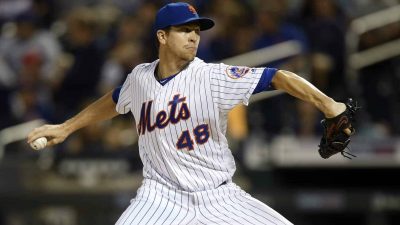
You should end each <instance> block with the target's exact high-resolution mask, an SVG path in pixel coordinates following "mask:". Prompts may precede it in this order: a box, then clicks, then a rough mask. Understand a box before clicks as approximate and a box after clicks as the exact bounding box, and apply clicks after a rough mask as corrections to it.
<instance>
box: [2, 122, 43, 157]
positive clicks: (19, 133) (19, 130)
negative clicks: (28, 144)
mask: <svg viewBox="0 0 400 225" xmlns="http://www.w3.org/2000/svg"><path fill="white" fill-rule="evenodd" d="M44 123H45V121H44V120H41V119H37V120H32V121H29V122H26V123H21V124H18V125H15V126H12V127H8V128H5V129H3V130H1V131H0V160H1V159H2V158H3V156H4V152H5V147H6V146H7V145H8V144H11V143H13V142H17V141H21V140H25V139H26V137H27V136H28V133H29V132H30V131H31V130H33V129H34V128H36V127H39V126H41V125H43V124H44Z"/></svg>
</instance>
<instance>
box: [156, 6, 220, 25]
mask: <svg viewBox="0 0 400 225" xmlns="http://www.w3.org/2000/svg"><path fill="white" fill-rule="evenodd" d="M190 22H198V23H199V25H200V30H208V29H210V28H212V27H213V26H214V21H213V20H212V19H209V18H206V17H199V14H197V12H196V9H195V8H194V7H193V6H191V5H190V4H188V3H185V2H177V3H169V4H167V5H165V6H164V7H162V8H161V9H160V10H158V12H157V15H156V22H155V24H154V29H155V30H156V31H157V30H160V29H164V28H167V27H169V26H178V25H182V24H186V23H190Z"/></svg>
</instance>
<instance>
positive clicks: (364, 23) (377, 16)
mask: <svg viewBox="0 0 400 225" xmlns="http://www.w3.org/2000/svg"><path fill="white" fill-rule="evenodd" d="M396 22H400V4H399V5H395V6H392V7H390V8H387V9H384V10H381V11H378V12H374V13H371V14H368V15H365V16H362V17H359V18H357V19H354V20H353V21H352V22H351V24H350V27H349V30H348V32H347V34H346V39H347V40H346V43H347V54H348V55H349V64H348V71H347V78H348V79H349V81H351V82H352V84H353V85H356V82H357V78H358V70H360V69H362V68H364V67H367V66H370V65H373V64H375V63H378V62H381V61H384V60H386V59H390V58H392V57H395V56H398V55H400V39H397V40H393V41H390V42H386V43H383V44H381V45H378V46H375V47H373V48H370V49H366V50H363V51H360V52H358V49H357V48H358V44H359V41H360V36H361V35H362V34H365V33H366V32H369V31H372V30H374V29H377V28H380V27H383V26H386V25H389V24H392V23H396Z"/></svg>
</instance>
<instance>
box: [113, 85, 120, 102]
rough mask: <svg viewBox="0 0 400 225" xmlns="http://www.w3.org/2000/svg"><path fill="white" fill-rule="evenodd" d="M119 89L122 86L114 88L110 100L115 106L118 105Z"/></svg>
mask: <svg viewBox="0 0 400 225" xmlns="http://www.w3.org/2000/svg"><path fill="white" fill-rule="evenodd" d="M121 88H122V86H119V87H116V88H115V89H114V91H113V93H112V99H113V101H114V102H115V104H117V103H118V99H119V93H120V92H121Z"/></svg>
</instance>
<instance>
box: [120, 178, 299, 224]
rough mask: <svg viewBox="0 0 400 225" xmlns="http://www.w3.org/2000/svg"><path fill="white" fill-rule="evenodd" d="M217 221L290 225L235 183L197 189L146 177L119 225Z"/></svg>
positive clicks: (221, 222)
mask: <svg viewBox="0 0 400 225" xmlns="http://www.w3.org/2000/svg"><path fill="white" fill-rule="evenodd" d="M133 224H166V225H167V224H188V225H191V224H207V225H211V224H215V225H222V224H224V225H236V224H237V225H239V224H246V225H247V224H253V225H261V224H264V225H290V224H292V223H291V222H289V221H288V220H287V219H285V218H284V217H283V216H281V215H280V214H279V213H277V212H276V211H274V210H273V209H271V208H270V207H268V206H267V205H265V204H264V203H262V202H260V201H258V200H257V199H255V198H253V197H251V196H250V195H249V194H247V193H246V192H244V191H243V190H241V189H240V188H239V187H238V186H237V185H235V184H234V183H228V184H226V185H222V186H220V187H217V188H214V189H211V190H206V191H197V192H187V191H181V190H176V189H174V188H171V187H167V186H165V185H163V184H160V183H158V182H157V181H154V180H145V181H144V182H143V185H142V187H141V188H140V189H139V190H138V194H137V196H136V198H134V199H133V200H132V201H131V205H130V206H129V207H128V208H127V209H126V210H125V212H124V213H123V214H122V216H121V217H120V218H119V220H118V221H117V223H116V225H133Z"/></svg>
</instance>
